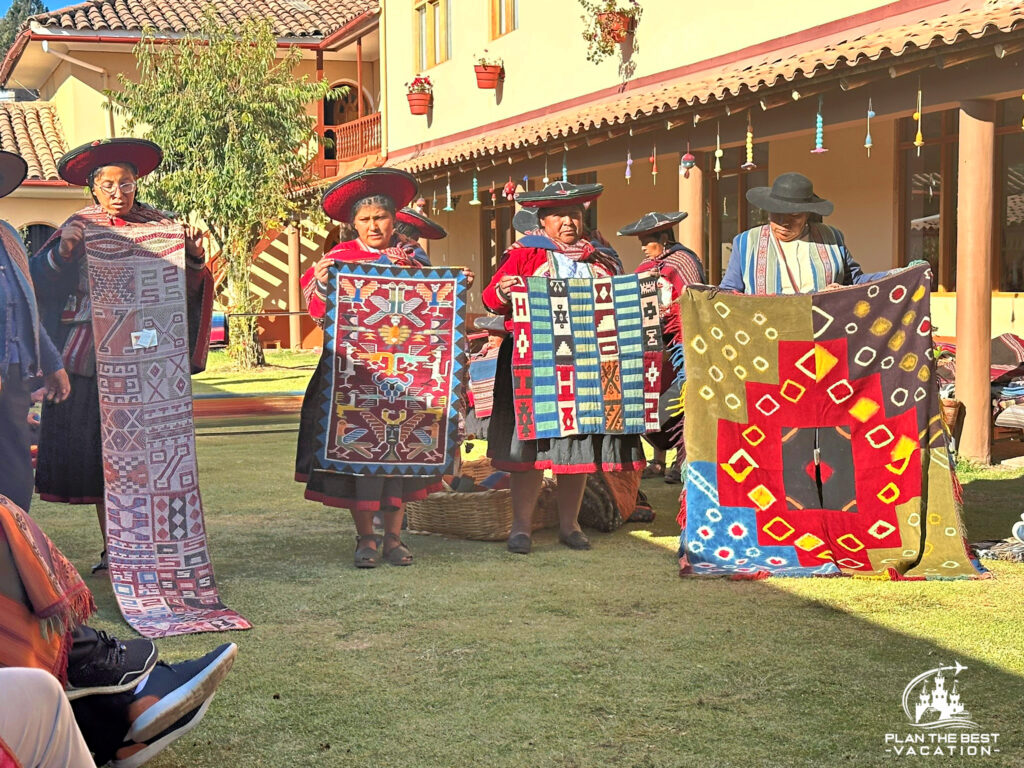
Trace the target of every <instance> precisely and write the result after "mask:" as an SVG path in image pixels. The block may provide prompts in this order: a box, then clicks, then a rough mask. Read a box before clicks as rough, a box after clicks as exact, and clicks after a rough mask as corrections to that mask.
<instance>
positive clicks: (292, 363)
mask: <svg viewBox="0 0 1024 768" xmlns="http://www.w3.org/2000/svg"><path fill="white" fill-rule="evenodd" d="M264 354H265V355H266V358H267V364H266V365H265V366H264V367H262V368H258V369H256V370H254V371H238V370H237V369H236V368H235V366H234V363H233V362H232V360H231V358H229V357H228V353H227V352H225V351H224V350H222V349H214V350H211V351H210V356H209V359H208V360H207V363H206V370H205V371H203V372H202V373H200V374H199V375H197V376H193V377H192V391H193V393H194V394H196V395H219V394H257V393H259V394H270V393H281V392H302V391H304V390H305V389H306V384H308V383H309V377H310V376H312V375H313V368H314V367H315V366H316V362H317V360H319V359H320V355H319V354H318V353H316V352H304V351H298V352H292V351H291V350H289V349H279V350H273V349H268V350H266V351H265V352H264Z"/></svg>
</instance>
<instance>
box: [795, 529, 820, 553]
mask: <svg viewBox="0 0 1024 768" xmlns="http://www.w3.org/2000/svg"><path fill="white" fill-rule="evenodd" d="M824 543H825V542H824V541H822V540H821V539H819V538H818V537H817V536H815V535H814V534H813V533H805V534H804V535H803V536H801V537H800V538H799V539H797V540H796V541H794V542H793V544H795V545H796V546H798V547H800V549H802V550H803V551H804V552H810V551H811V550H812V549H817V548H818V547H820V546H821V545H822V544H824Z"/></svg>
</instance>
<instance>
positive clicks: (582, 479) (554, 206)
mask: <svg viewBox="0 0 1024 768" xmlns="http://www.w3.org/2000/svg"><path fill="white" fill-rule="evenodd" d="M602 190H603V187H602V186H601V185H600V184H580V185H576V184H570V183H569V182H565V181H556V182H554V183H552V184H549V185H548V186H546V187H545V188H544V189H543V190H540V191H536V192H522V193H520V194H519V195H517V197H516V200H517V202H519V203H520V204H521V205H522V206H524V207H529V208H536V209H537V218H538V224H539V228H538V229H536V230H534V231H533V232H531V233H529V234H527V235H526V236H524V237H522V238H521V239H519V240H518V241H517V242H516V243H515V244H514V245H513V246H512V247H511V248H509V249H508V251H506V256H505V260H504V262H503V263H502V265H501V266H500V267H499V268H498V271H497V272H496V273H495V275H494V278H493V279H492V280H491V282H490V285H488V286H487V287H486V288H485V289H484V292H483V300H484V304H485V305H486V306H487V308H488V309H490V310H491V311H492V312H495V313H497V314H503V315H505V316H506V318H509V316H510V315H511V312H512V306H511V303H510V291H511V290H512V287H513V286H515V285H517V284H519V283H521V282H522V279H523V278H524V277H534V276H539V277H561V278H571V277H606V276H609V275H614V274H618V273H619V272H621V267H620V266H619V263H618V262H617V259H616V258H614V257H613V254H611V253H608V252H606V251H603V250H599V249H597V248H595V247H594V246H593V245H592V244H591V243H590V242H589V241H588V240H586V239H585V238H584V237H583V204H584V203H586V202H589V201H591V200H595V199H596V198H597V197H598V195H600V194H601V192H602ZM506 327H507V328H508V329H509V330H511V321H510V320H508V319H506ZM512 402H513V397H512V341H511V337H507V338H506V339H505V341H504V342H503V343H502V347H501V351H500V353H499V355H498V369H497V374H496V376H495V381H494V410H493V411H492V413H491V421H490V425H489V428H488V432H487V441H488V447H487V452H488V455H489V456H490V457H491V458H492V460H493V463H494V466H495V467H497V468H498V469H503V470H506V471H508V472H510V473H511V488H512V516H513V518H512V530H511V533H510V535H509V539H508V549H509V551H510V552H514V553H516V554H523V555H525V554H529V552H530V551H531V549H532V547H533V542H532V539H531V537H530V534H531V532H532V529H533V525H532V523H533V510H534V507H535V506H536V503H537V497H538V495H539V494H540V490H541V484H542V482H543V478H544V470H545V469H551V470H552V471H553V472H554V473H555V475H556V476H557V477H558V490H557V494H558V495H557V498H558V523H559V534H558V537H559V540H560V541H561V542H562V543H563V544H564V545H565V546H567V547H569V548H570V549H590V540H589V539H587V537H586V536H585V535H584V534H583V531H582V530H580V524H579V512H580V503H581V501H582V499H583V489H584V487H585V486H586V482H587V475H588V474H590V473H592V472H596V471H597V470H599V469H600V470H603V471H606V472H613V471H618V470H623V469H629V470H637V471H639V470H642V469H643V468H644V466H645V465H646V463H647V462H646V460H645V459H644V453H643V448H642V447H641V445H640V438H639V436H637V435H576V436H572V437H562V438H552V439H539V440H520V439H519V437H518V436H517V434H516V427H515V417H514V414H513V411H512Z"/></svg>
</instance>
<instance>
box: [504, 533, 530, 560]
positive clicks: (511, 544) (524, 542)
mask: <svg viewBox="0 0 1024 768" xmlns="http://www.w3.org/2000/svg"><path fill="white" fill-rule="evenodd" d="M506 546H507V547H508V551H509V552H512V553H513V554H516V555H528V554H530V551H531V550H532V549H533V539H531V538H530V536H529V534H526V533H514V534H512V535H511V536H509V537H508V544H507V545H506Z"/></svg>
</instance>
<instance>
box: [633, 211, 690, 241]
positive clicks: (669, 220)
mask: <svg viewBox="0 0 1024 768" xmlns="http://www.w3.org/2000/svg"><path fill="white" fill-rule="evenodd" d="M688 215H689V214H687V213H686V211H675V212H673V213H656V212H654V211H651V212H650V213H645V214H644V215H643V216H641V217H640V218H639V219H637V220H636V221H634V222H633V223H632V224H627V225H626V226H624V227H623V228H622V229H620V230H619V232H618V235H619V237H643V236H644V235H653V234H655V233H657V232H664V231H665V230H667V229H672V227H674V226H675V225H676V224H678V223H679V222H680V221H682V220H683V219H685V218H686V217H687V216H688Z"/></svg>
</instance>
